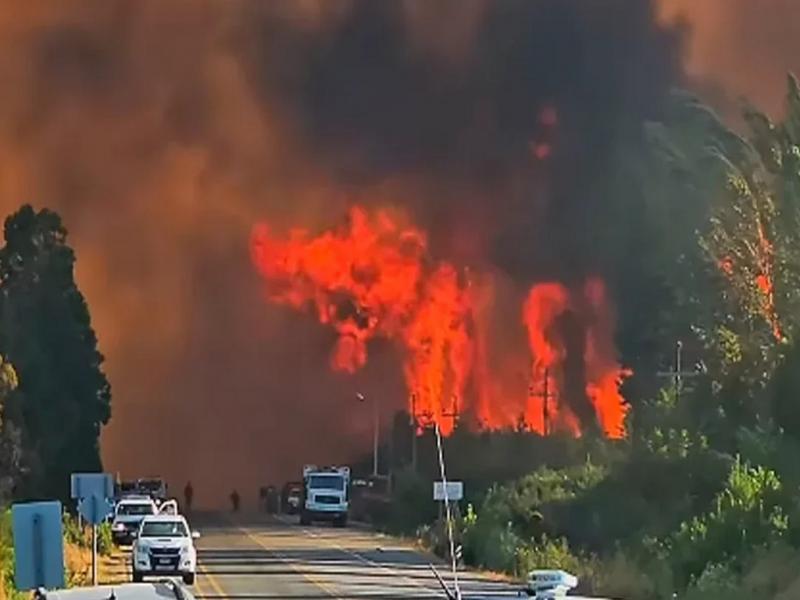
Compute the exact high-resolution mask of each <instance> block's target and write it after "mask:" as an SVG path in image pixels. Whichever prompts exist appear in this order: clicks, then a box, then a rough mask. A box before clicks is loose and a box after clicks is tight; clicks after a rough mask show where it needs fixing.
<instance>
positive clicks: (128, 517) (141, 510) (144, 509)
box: [111, 496, 158, 544]
mask: <svg viewBox="0 0 800 600" xmlns="http://www.w3.org/2000/svg"><path fill="white" fill-rule="evenodd" d="M157 512H158V507H156V504H155V502H153V501H152V500H151V499H150V498H148V497H146V496H127V497H125V498H122V499H121V500H120V501H119V502H117V506H116V508H115V509H114V520H113V521H112V523H111V535H112V537H113V538H114V541H115V542H116V543H117V544H129V543H131V542H132V541H133V539H134V538H135V537H136V532H137V531H138V530H139V526H140V525H141V523H142V519H144V518H145V517H148V516H150V515H154V514H156V513H157Z"/></svg>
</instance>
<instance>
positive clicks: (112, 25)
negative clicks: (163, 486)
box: [0, 0, 796, 503]
mask: <svg viewBox="0 0 800 600" xmlns="http://www.w3.org/2000/svg"><path fill="white" fill-rule="evenodd" d="M722 1H723V0H717V2H718V3H722ZM698 4H699V3H698ZM693 6H694V5H692V6H689V7H687V10H695V9H694V8H693ZM702 14H704V13H701V16H702ZM763 18H764V20H765V22H767V21H769V22H770V23H773V22H777V21H773V20H772V19H773V15H763ZM691 19H692V13H691V12H690V13H689V20H690V23H691ZM775 19H777V17H775ZM782 20H783V21H784V22H787V23H788V22H792V19H790V18H787V17H786V16H785V15H784V16H783V17H782ZM794 21H795V22H796V19H795V20H794ZM667 22H668V19H667V17H665V16H663V15H657V14H656V7H655V6H654V4H653V3H652V2H650V1H643V0H609V1H608V2H603V3H599V2H583V1H580V0H538V1H509V2H492V1H488V0H487V1H483V0H481V1H479V0H416V1H414V0H408V1H401V0H397V1H395V2H372V1H370V0H366V1H345V0H342V1H338V2H328V1H324V0H319V1H313V0H305V1H301V0H297V1H294V2H280V1H277V0H276V1H270V2H257V1H253V2H236V1H229V2H175V3H168V4H167V3H164V2H160V1H158V0H152V1H146V0H144V1H136V2H133V1H131V2H122V1H117V2H104V3H96V2H71V3H69V4H63V3H58V4H54V3H45V2H26V3H23V4H18V5H15V6H13V7H11V6H9V7H6V8H4V9H0V31H1V32H2V36H0V76H2V80H3V81H4V82H6V85H5V86H4V92H3V94H2V96H0V203H1V204H0V206H1V207H2V208H3V209H4V211H5V212H9V211H11V210H12V209H14V208H15V207H16V206H18V205H19V204H20V203H22V202H25V201H30V202H33V203H34V204H36V205H39V206H42V205H47V206H50V207H52V208H54V209H56V210H58V211H60V212H61V213H62V214H63V216H64V218H65V222H66V224H67V226H68V228H69V229H70V232H71V240H72V243H73V244H74V245H75V247H76V250H77V256H78V267H77V268H78V278H79V282H80V284H81V286H82V288H83V290H84V291H85V293H86V296H87V299H88V301H89V303H90V307H91V309H92V314H93V318H94V324H95V327H96V329H97V332H98V336H99V339H100V346H101V349H102V350H103V351H104V353H105V354H106V355H107V358H108V362H107V368H108V373H109V377H110V380H111V383H112V386H113V393H114V401H113V412H114V414H113V417H112V423H111V425H110V426H109V428H108V429H107V431H106V432H105V434H104V454H105V459H106V462H107V463H108V466H109V467H110V468H111V469H112V470H117V469H119V470H120V471H121V472H122V474H123V475H125V476H133V475H138V474H142V475H144V474H164V475H166V476H167V477H168V478H169V479H170V480H171V482H172V483H173V485H176V486H182V484H183V482H184V481H185V480H186V479H191V480H192V481H193V483H194V486H195V489H196V492H197V497H198V501H199V502H200V503H209V502H214V501H219V500H221V499H222V498H223V496H224V495H226V494H227V492H228V491H229V489H230V488H232V487H234V486H236V487H238V488H239V490H240V492H241V493H242V495H243V496H244V497H245V498H247V497H254V496H255V490H256V489H257V487H258V486H259V485H261V484H263V483H266V482H270V481H280V480H282V479H285V478H286V477H289V476H291V475H292V474H293V473H294V472H295V471H296V469H297V468H298V466H299V465H300V464H301V463H302V462H303V461H306V460H313V461H323V460H331V461H334V460H348V459H350V458H351V457H352V456H353V455H354V453H357V452H359V451H360V450H362V449H363V448H365V447H366V446H367V445H368V439H369V431H370V423H369V417H368V415H366V414H362V410H363V409H360V408H359V405H358V404H357V403H356V402H355V400H354V395H355V392H356V391H361V392H363V393H365V394H368V395H371V396H373V397H378V398H380V403H381V407H382V410H383V412H384V414H385V415H387V416H388V415H389V414H390V413H391V412H392V411H393V410H395V409H397V408H400V407H403V406H405V402H406V397H405V396H406V392H405V386H404V384H403V373H402V369H401V367H400V362H399V360H398V357H397V354H396V351H395V349H394V348H393V347H392V346H391V345H390V344H384V343H382V342H381V341H377V342H376V345H374V346H371V347H370V349H369V350H370V360H369V361H368V363H367V365H366V366H365V368H364V369H362V370H360V371H359V372H358V373H357V374H356V375H355V376H354V377H346V376H343V375H340V374H337V373H333V372H331V371H330V370H329V369H328V364H329V359H330V350H331V348H332V347H333V346H334V344H335V342H336V335H335V333H334V332H331V331H327V330H325V329H322V328H319V327H318V325H317V324H315V323H314V322H312V321H311V320H309V319H307V318H306V317H304V316H303V315H301V314H294V313H292V312H291V311H288V310H286V309H285V308H284V307H279V306H273V305H271V304H269V303H265V302H264V298H263V295H264V292H263V283H262V281H261V280H260V277H259V275H258V274H257V273H256V272H255V270H254V269H253V268H252V265H251V263H250V259H249V255H248V252H249V250H248V240H249V236H250V232H251V227H252V225H253V224H254V223H256V222H261V221H266V222H269V223H270V224H271V225H272V226H274V227H275V228H276V229H277V230H278V231H286V230H288V228H289V227H291V226H294V225H296V224H301V225H303V226H304V227H306V228H309V230H316V231H321V230H323V229H325V228H327V227H328V226H330V225H331V224H332V223H335V222H337V221H338V220H340V219H341V218H342V215H344V214H346V212H347V208H348V207H349V206H351V205H353V204H362V205H365V206H367V207H371V208H375V207H378V206H379V207H402V208H403V209H404V210H405V211H407V212H408V214H409V215H410V218H411V219H412V220H413V222H414V223H417V224H418V225H419V227H420V228H421V229H422V230H424V231H426V232H428V234H429V236H430V239H429V244H428V249H429V252H430V256H431V257H433V258H432V260H444V261H449V262H451V263H453V264H454V265H457V266H458V268H459V269H463V268H468V269H471V270H472V271H473V272H475V273H480V277H482V278H489V279H491V280H492V285H491V286H476V288H475V289H476V292H475V293H476V295H477V296H481V295H484V296H488V295H489V294H491V295H493V296H494V298H493V299H492V302H491V303H489V299H488V298H478V299H477V300H476V301H480V300H483V301H485V302H486V303H487V304H491V305H493V306H495V307H498V306H502V305H504V304H507V306H508V307H509V309H508V311H507V314H513V315H514V318H515V319H517V320H518V318H519V312H520V307H521V306H522V305H523V303H524V300H525V298H526V294H527V293H528V289H529V285H530V284H531V283H533V282H559V283H560V284H561V285H563V286H565V289H568V290H570V291H571V293H572V294H573V295H574V296H575V297H576V298H583V297H584V295H583V292H581V291H580V290H582V289H583V288H584V286H586V284H587V281H590V280H591V278H593V277H600V278H603V277H605V276H606V275H608V274H609V272H610V271H613V270H615V269H616V268H617V266H616V262H615V260H614V257H615V255H614V252H613V244H609V243H608V242H609V240H610V239H613V235H612V233H611V232H612V228H613V227H618V226H620V224H621V219H623V218H624V214H620V212H619V209H620V206H624V205H625V204H624V203H622V204H620V203H617V202H616V201H615V198H616V195H615V192H616V191H617V190H619V189H624V188H625V185H624V183H625V182H624V172H623V171H620V170H619V169H618V167H619V164H620V163H622V162H624V158H625V149H626V148H635V147H636V145H637V144H638V138H639V131H640V129H639V125H640V122H641V121H642V119H645V118H653V117H656V116H657V115H658V111H659V109H660V103H661V99H662V98H663V97H664V94H665V92H666V90H667V89H668V88H669V87H670V86H671V85H674V84H676V83H681V81H682V76H681V64H680V60H681V52H680V47H679V42H680V37H679V36H677V35H676V33H675V31H674V30H672V29H671V28H670V26H668V25H667V24H666V23H667ZM703 22H704V23H705V22H706V21H703ZM751 22H753V21H751ZM703 32H704V29H703V28H699V29H698V30H697V34H698V35H705V34H704V33H703ZM687 38H688V39H691V40H695V39H696V38H693V37H691V34H687ZM748 39H749V38H748ZM748 39H743V38H741V37H739V38H737V39H736V40H735V43H736V45H741V46H742V47H746V46H747V45H748V44H749V42H748ZM693 43H698V42H696V41H693ZM714 68H715V66H714V65H712V66H711V67H708V68H706V69H704V70H703V72H702V73H700V74H699V75H700V76H701V77H705V78H708V77H711V78H715V79H717V74H716V73H714V72H713V69H714ZM694 74H695V73H693V75H694ZM718 81H722V82H723V83H727V81H726V80H725V79H724V78H719V79H718ZM781 83H782V82H775V84H774V85H775V87H776V88H780V86H781ZM739 91H748V90H738V89H737V90H736V92H739ZM629 191H630V190H629ZM630 192H631V193H633V194H634V196H635V191H630ZM476 277H477V275H476ZM488 289H491V290H492V291H491V292H489V291H481V290H488ZM607 293H608V295H609V296H610V298H611V300H613V295H614V290H613V289H609V290H607ZM498 312H499V313H502V312H504V311H502V310H500V309H495V310H492V311H487V314H485V315H483V317H482V318H483V319H484V320H485V321H486V327H483V328H482V327H481V326H480V322H479V323H478V324H477V325H476V330H477V331H479V332H483V334H481V335H478V338H479V342H480V343H479V345H480V346H481V349H482V352H484V353H485V354H486V355H487V356H488V358H487V361H486V362H492V361H494V362H502V359H501V358H499V357H498V356H497V353H496V349H497V348H502V347H506V346H508V347H515V346H522V347H524V346H525V345H526V343H527V341H526V333H525V330H524V329H523V328H519V327H517V328H515V330H514V331H510V330H509V331H508V333H498V331H502V332H504V331H505V330H504V329H503V328H502V327H497V326H496V323H494V321H496V320H498V319H499V320H500V321H502V317H499V316H498ZM590 313H591V311H589V312H588V313H586V314H590ZM579 316H580V315H579ZM479 321H480V319H479ZM584 327H586V326H585V325H584ZM577 337H578V338H580V339H583V340H584V343H585V339H586V338H585V337H582V336H577ZM578 345H580V344H579V343H578ZM528 367H529V365H525V364H523V365H516V364H494V365H493V369H494V371H495V372H502V371H508V372H509V373H510V374H513V373H517V372H519V371H520V370H521V371H523V372H525V371H527V369H528ZM587 377H588V375H587ZM501 379H502V381H510V380H511V379H512V375H509V376H508V377H504V378H501ZM309 440H313V444H311V443H310V442H309ZM214 484H217V485H214Z"/></svg>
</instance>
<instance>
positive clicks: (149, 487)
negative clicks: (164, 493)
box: [139, 479, 164, 492]
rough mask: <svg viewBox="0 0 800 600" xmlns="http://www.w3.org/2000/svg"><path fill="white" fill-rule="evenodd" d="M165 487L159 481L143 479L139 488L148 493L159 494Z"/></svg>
mask: <svg viewBox="0 0 800 600" xmlns="http://www.w3.org/2000/svg"><path fill="white" fill-rule="evenodd" d="M163 485H164V484H163V483H162V482H161V481H159V480H158V479H143V480H141V481H140V482H139V488H140V489H142V490H146V491H148V492H159V491H161V488H162V487H163Z"/></svg>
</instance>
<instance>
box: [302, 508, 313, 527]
mask: <svg viewBox="0 0 800 600" xmlns="http://www.w3.org/2000/svg"><path fill="white" fill-rule="evenodd" d="M300 525H311V515H309V514H308V513H307V512H306V511H303V512H301V513H300Z"/></svg>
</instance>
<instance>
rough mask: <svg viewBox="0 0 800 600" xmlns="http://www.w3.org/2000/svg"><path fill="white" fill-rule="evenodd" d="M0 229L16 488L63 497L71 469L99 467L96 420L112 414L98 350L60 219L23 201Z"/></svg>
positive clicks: (1, 311)
mask: <svg viewBox="0 0 800 600" xmlns="http://www.w3.org/2000/svg"><path fill="white" fill-rule="evenodd" d="M4 233H5V246H4V247H3V248H2V250H0V276H2V284H1V285H0V292H2V293H0V318H1V319H2V323H1V324H0V349H2V351H3V354H5V355H6V356H7V357H8V358H9V360H10V361H11V363H12V364H13V365H14V367H15V368H16V371H17V374H18V378H19V387H18V388H17V390H15V391H14V392H12V394H11V397H10V398H9V401H8V404H7V409H8V410H7V415H8V416H7V418H8V419H10V420H11V421H12V422H13V423H15V424H16V425H18V426H19V427H20V429H21V430H22V432H23V448H24V458H25V462H26V465H27V467H28V473H27V476H26V478H25V481H24V485H23V487H22V488H21V490H20V493H21V494H23V495H27V496H38V497H57V498H63V497H65V496H67V493H68V490H69V475H70V473H72V472H74V471H88V470H97V469H100V467H101V462H100V452H99V443H98V442H99V435H100V427H101V426H102V425H103V424H105V423H106V422H108V419H109V417H110V414H111V413H110V397H111V396H110V388H109V384H108V381H107V379H106V377H105V374H104V373H103V371H102V370H101V365H102V362H103V356H102V355H101V354H100V353H99V352H98V350H97V338H96V337H95V334H94V331H93V330H92V326H91V322H90V318H89V310H88V308H87V305H86V301H85V300H84V298H83V295H82V294H81V292H80V291H79V290H78V287H77V286H76V284H75V279H74V273H73V267H74V264H75V254H74V252H73V251H72V249H71V248H70V247H69V246H68V245H67V231H66V229H65V228H64V226H63V224H62V222H61V218H60V217H59V216H58V215H57V214H56V213H54V212H52V211H49V210H46V209H44V210H40V211H38V212H37V211H35V210H34V209H33V208H32V207H30V206H28V205H26V206H23V207H22V208H21V209H20V210H19V211H18V212H16V213H15V214H13V215H11V216H10V217H9V218H8V219H6V222H5V232H4Z"/></svg>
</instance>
